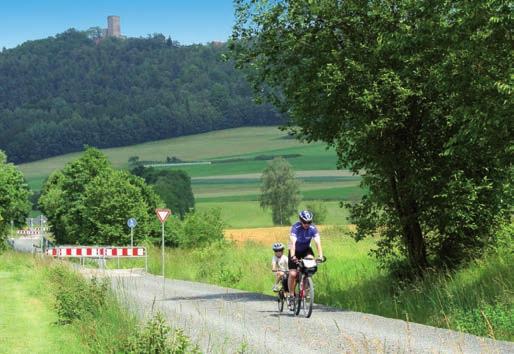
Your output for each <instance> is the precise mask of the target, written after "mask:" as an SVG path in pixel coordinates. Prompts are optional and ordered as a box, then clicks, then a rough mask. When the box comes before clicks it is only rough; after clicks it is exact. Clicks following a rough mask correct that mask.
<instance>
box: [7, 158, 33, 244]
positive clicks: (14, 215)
mask: <svg viewBox="0 0 514 354" xmlns="http://www.w3.org/2000/svg"><path fill="white" fill-rule="evenodd" d="M29 195H30V190H29V187H28V186H27V183H25V179H24V178H23V174H22V173H21V172H20V171H19V170H18V169H17V168H16V166H14V165H13V164H12V163H7V156H6V155H5V153H4V152H3V151H2V150H0V249H1V248H2V247H3V241H4V240H5V238H6V236H7V234H8V232H9V225H10V221H11V220H12V221H13V222H14V224H15V225H22V224H24V223H25V218H26V217H27V216H28V215H29V212H30V209H31V204H30V201H29Z"/></svg>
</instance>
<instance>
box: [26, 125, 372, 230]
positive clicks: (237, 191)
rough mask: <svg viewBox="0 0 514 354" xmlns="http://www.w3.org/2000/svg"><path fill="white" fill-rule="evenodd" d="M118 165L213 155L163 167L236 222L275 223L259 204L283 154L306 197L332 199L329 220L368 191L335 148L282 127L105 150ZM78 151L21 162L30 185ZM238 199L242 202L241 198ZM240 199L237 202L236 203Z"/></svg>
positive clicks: (200, 202)
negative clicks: (264, 176)
mask: <svg viewBox="0 0 514 354" xmlns="http://www.w3.org/2000/svg"><path fill="white" fill-rule="evenodd" d="M102 151H103V152H104V153H105V154H106V155H107V156H108V158H109V160H110V161H111V162H112V164H113V165H114V166H115V167H118V168H127V167H128V165H127V161H128V159H129V157H131V156H139V158H140V159H141V160H144V161H163V162H164V161H165V159H166V157H172V156H175V157H177V158H179V159H181V160H183V161H210V162H211V164H209V165H194V166H178V167H159V168H169V169H181V170H184V171H186V172H187V173H188V174H189V175H190V176H191V177H192V187H193V193H194V195H195V199H196V203H197V208H198V209H205V208H209V207H219V208H221V209H222V214H223V215H224V218H225V219H226V222H227V224H228V225H230V226H231V227H245V226H246V227H263V226H271V216H270V212H269V211H266V212H265V211H262V210H260V208H259V207H258V203H257V201H258V197H259V195H260V176H261V173H262V171H263V170H264V169H265V168H266V166H267V164H268V163H269V161H270V160H271V159H272V158H273V157H276V156H284V157H286V158H287V160H288V162H289V163H290V164H291V165H292V166H293V168H294V170H295V171H296V173H297V175H298V177H297V178H298V181H299V182H300V193H301V196H302V200H304V201H309V200H323V201H326V202H327V203H328V204H327V205H329V217H328V220H327V222H329V223H340V222H341V220H344V222H346V217H338V216H336V215H339V213H341V214H344V213H343V212H342V211H341V210H340V209H339V207H338V202H339V201H343V200H357V199H359V198H360V196H361V195H362V194H363V190H362V189H361V188H360V187H359V183H360V181H361V178H360V177H359V176H354V175H352V174H351V173H350V172H348V171H337V170H336V163H337V157H336V153H335V151H334V150H327V149H326V147H325V144H323V143H313V144H304V143H300V142H299V141H297V140H296V139H292V138H290V137H289V136H288V135H287V134H286V133H284V132H282V131H280V130H279V129H278V128H277V127H251V128H237V129H229V130H221V131H214V132H210V133H206V134H199V135H192V136H185V137H179V138H173V139H166V140H160V141H154V142H150V143H145V144H139V145H133V146H126V147H120V148H112V149H103V150H102ZM79 155H80V154H79V153H74V154H68V155H63V156H58V157H53V158H50V159H46V160H41V161H36V162H31V163H27V164H22V165H19V168H20V169H21V171H22V172H23V173H24V174H25V177H26V179H27V182H28V184H29V186H30V188H31V189H33V190H39V189H40V188H41V186H42V183H43V181H44V179H45V178H46V177H47V176H48V175H49V174H50V173H51V172H52V171H54V170H56V169H61V168H62V167H63V166H64V164H65V163H67V162H69V161H72V160H74V159H76V158H78V157H79ZM238 203H239V204H238ZM235 205H238V207H234V206H235Z"/></svg>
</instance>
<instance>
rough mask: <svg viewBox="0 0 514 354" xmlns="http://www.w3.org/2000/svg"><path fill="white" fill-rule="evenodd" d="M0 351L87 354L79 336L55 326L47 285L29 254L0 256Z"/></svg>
mask: <svg viewBox="0 0 514 354" xmlns="http://www.w3.org/2000/svg"><path fill="white" fill-rule="evenodd" d="M0 270H1V271H0V343H2V344H1V347H0V352H2V353H89V352H91V351H90V350H89V348H88V347H87V345H86V344H84V343H83V342H82V341H81V340H80V336H79V334H78V333H77V332H76V331H74V329H73V328H70V327H62V326H58V325H56V324H55V323H56V322H57V318H58V317H57V314H56V313H55V311H54V309H53V307H52V305H51V304H52V301H53V298H52V296H51V295H50V289H51V286H50V284H49V283H48V282H47V279H46V276H45V273H44V271H43V267H42V266H41V265H40V264H38V263H37V262H36V261H35V260H34V258H33V257H31V256H30V255H24V254H16V253H13V252H5V253H3V254H1V255H0Z"/></svg>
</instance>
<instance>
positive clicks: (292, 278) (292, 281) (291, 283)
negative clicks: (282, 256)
mask: <svg viewBox="0 0 514 354" xmlns="http://www.w3.org/2000/svg"><path fill="white" fill-rule="evenodd" d="M287 258H288V267H289V276H288V281H287V287H288V289H289V291H290V294H289V296H293V295H294V288H295V286H296V264H295V263H294V262H293V261H292V260H291V252H288V253H287Z"/></svg>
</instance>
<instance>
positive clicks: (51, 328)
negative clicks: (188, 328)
mask: <svg viewBox="0 0 514 354" xmlns="http://www.w3.org/2000/svg"><path fill="white" fill-rule="evenodd" d="M0 269H2V271H1V272H0V280H1V281H0V289H1V291H0V343H2V345H1V347H0V352H1V353H4V352H5V353H198V352H199V350H198V347H197V346H196V345H194V344H192V343H191V341H190V339H189V338H188V337H187V336H186V335H185V334H184V332H183V331H182V330H181V329H172V328H171V327H170V326H169V325H168V324H167V323H166V321H165V319H164V317H163V316H162V315H161V314H160V313H156V314H154V315H153V317H151V318H149V319H148V321H147V322H146V323H144V324H142V325H140V324H139V320H138V319H137V318H136V317H135V316H134V315H132V314H131V313H130V312H128V311H127V310H126V309H125V308H123V307H122V306H121V305H120V304H119V303H118V300H117V298H116V297H115V296H114V294H113V293H112V292H111V290H110V286H109V284H108V283H107V280H105V281H103V280H98V279H96V278H92V279H91V280H86V279H84V278H83V277H82V276H81V275H80V274H78V273H76V272H74V271H73V270H72V269H71V268H70V267H69V265H68V264H66V263H64V262H54V261H51V260H49V259H41V258H34V257H32V256H31V255H26V254H19V253H14V252H5V253H3V254H2V255H0Z"/></svg>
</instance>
